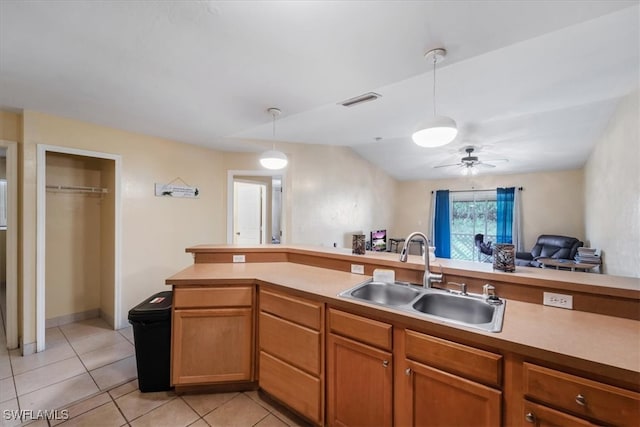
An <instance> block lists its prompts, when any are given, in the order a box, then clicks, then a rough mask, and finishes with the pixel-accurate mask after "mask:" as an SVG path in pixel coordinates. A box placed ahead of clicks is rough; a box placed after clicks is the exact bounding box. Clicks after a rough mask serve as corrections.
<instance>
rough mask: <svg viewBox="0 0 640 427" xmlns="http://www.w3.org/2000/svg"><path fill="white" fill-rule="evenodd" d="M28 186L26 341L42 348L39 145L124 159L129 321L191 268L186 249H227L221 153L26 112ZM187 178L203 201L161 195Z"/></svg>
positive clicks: (24, 236)
mask: <svg viewBox="0 0 640 427" xmlns="http://www.w3.org/2000/svg"><path fill="white" fill-rule="evenodd" d="M23 136H24V143H23V153H24V154H23V162H22V171H21V175H22V176H21V179H22V183H23V189H24V191H23V200H22V210H21V211H22V213H23V215H22V219H23V224H22V227H23V229H22V250H23V253H22V255H23V256H22V258H23V266H22V287H21V288H22V290H23V309H24V311H25V315H24V316H23V317H24V325H23V326H24V328H23V329H24V330H23V341H24V342H25V343H32V342H34V341H35V286H36V281H35V266H36V263H35V253H36V245H35V242H36V235H35V230H36V216H35V212H36V144H51V145H56V146H63V147H74V148H78V149H83V150H92V151H99V152H107V153H114V154H118V155H121V156H122V185H121V190H122V218H123V221H122V227H123V228H122V284H121V294H122V313H121V314H122V319H121V320H122V321H123V322H124V324H126V321H125V320H124V319H126V315H127V311H128V310H129V309H130V308H131V307H133V306H134V305H135V304H137V303H138V302H140V301H142V299H144V298H146V297H147V296H149V295H151V294H152V293H153V292H157V291H161V290H165V289H166V287H165V285H164V280H165V279H166V278H167V277H168V276H170V275H172V274H173V273H175V272H176V271H178V270H180V269H182V268H184V267H186V266H188V265H190V264H191V263H192V258H191V257H190V256H189V255H188V254H186V253H185V252H184V248H185V247H187V246H191V245H194V244H198V243H210V242H223V241H224V236H225V233H224V230H225V217H224V205H225V200H224V199H223V198H222V197H221V195H222V193H223V188H224V185H225V180H226V176H225V168H224V165H223V156H222V155H221V153H219V152H216V151H212V150H208V149H205V148H201V147H197V146H193V145H187V144H180V143H177V142H173V141H167V140H163V139H160V138H154V137H150V136H145V135H139V134H134V133H129V132H124V131H120V130H116V129H110V128H106V127H102V126H97V125H93V124H89V123H84V122H80V121H75V120H70V119H64V118H60V117H54V116H50V115H46V114H42V113H37V112H33V111H25V113H24V134H23ZM177 177H180V178H182V179H183V180H184V181H186V182H188V183H189V184H191V185H197V186H198V187H199V188H200V190H201V193H200V198H199V199H171V198H162V197H155V196H154V189H153V185H154V183H155V182H161V183H167V182H170V181H172V180H173V179H175V178H177Z"/></svg>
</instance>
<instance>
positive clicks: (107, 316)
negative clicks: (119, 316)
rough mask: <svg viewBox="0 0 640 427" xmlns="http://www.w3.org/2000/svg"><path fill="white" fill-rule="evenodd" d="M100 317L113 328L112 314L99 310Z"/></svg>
mask: <svg viewBox="0 0 640 427" xmlns="http://www.w3.org/2000/svg"><path fill="white" fill-rule="evenodd" d="M100 317H101V318H102V320H104V321H105V322H107V323H108V324H109V326H111V327H112V328H113V329H115V326H114V325H115V321H114V319H113V316H111V315H110V314H109V313H105V312H104V311H102V310H100Z"/></svg>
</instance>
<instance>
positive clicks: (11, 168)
mask: <svg viewBox="0 0 640 427" xmlns="http://www.w3.org/2000/svg"><path fill="white" fill-rule="evenodd" d="M0 147H3V148H6V149H7V153H6V162H7V260H6V265H7V293H6V296H5V297H6V299H7V301H6V306H7V313H6V315H7V318H6V319H5V328H6V337H7V348H11V349H13V348H18V143H17V142H15V141H7V140H4V139H0Z"/></svg>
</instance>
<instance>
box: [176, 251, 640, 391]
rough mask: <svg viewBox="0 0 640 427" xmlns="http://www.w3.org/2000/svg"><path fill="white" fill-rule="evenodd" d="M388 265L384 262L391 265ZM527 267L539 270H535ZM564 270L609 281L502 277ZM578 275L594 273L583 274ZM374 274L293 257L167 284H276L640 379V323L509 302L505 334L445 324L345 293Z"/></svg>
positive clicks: (183, 275) (194, 270) (204, 267)
mask: <svg viewBox="0 0 640 427" xmlns="http://www.w3.org/2000/svg"><path fill="white" fill-rule="evenodd" d="M198 248H200V247H197V248H189V249H188V251H191V249H198ZM208 248H210V249H208ZM214 248H215V249H214ZM202 249H203V250H205V251H206V250H214V251H215V250H216V249H217V251H218V252H219V251H230V252H234V253H236V252H237V253H246V252H248V251H253V250H256V248H241V247H229V246H221V247H213V246H206V247H202ZM270 249H271V251H273V250H274V248H270ZM278 249H282V250H287V251H292V250H293V251H296V250H301V251H308V250H309V249H306V248H299V247H293V246H288V247H286V248H285V247H282V248H278ZM327 253H328V254H334V255H338V256H348V257H352V255H350V254H348V255H343V254H341V253H339V252H334V251H331V250H330V251H328V252H327ZM330 256H331V255H330ZM390 256H393V258H395V257H396V256H397V254H389V253H382V254H372V255H369V256H367V258H369V259H375V260H381V261H385V260H386V261H388V262H394V261H393V260H391V259H390ZM349 259H351V258H349ZM358 259H360V257H358ZM410 263H411V264H415V265H416V266H417V267H423V265H422V264H421V259H420V257H414V259H412V260H411V261H410ZM471 264H473V266H470V267H469V268H473V271H477V272H480V273H487V274H489V273H490V274H491V275H492V277H494V276H493V275H495V274H499V273H497V272H493V271H492V270H491V271H488V270H487V268H489V269H490V267H491V266H490V265H487V267H485V266H484V265H482V264H480V263H471ZM441 265H442V268H443V269H445V270H446V269H447V268H451V269H458V268H461V264H460V261H450V260H442V261H441ZM382 266H384V263H383V264H382ZM464 267H466V265H464ZM528 270H534V271H532V272H529V271H528ZM464 271H465V272H468V270H467V269H464ZM562 273H566V274H569V275H570V276H569V278H570V279H571V281H572V283H575V282H576V281H578V282H580V281H582V282H584V283H583V284H585V285H590V286H603V285H602V283H599V282H598V280H596V279H598V278H602V277H603V276H602V275H599V274H591V273H575V272H563V271H555V270H543V269H527V270H525V271H524V272H522V271H518V272H517V273H515V274H513V273H502V274H506V275H509V277H511V278H513V277H516V275H520V276H525V277H526V276H527V275H534V274H535V276H536V278H548V280H550V281H557V280H562V277H563V276H564V275H563V274H562ZM559 275H560V276H559ZM576 275H580V276H588V277H576ZM558 277H560V279H559V278H558ZM592 277H593V279H592ZM370 278H371V277H370V276H363V275H357V274H351V273H348V272H343V271H337V270H331V269H325V268H319V267H312V266H308V265H303V264H297V263H293V262H255V263H237V264H233V263H202V264H193V265H191V266H189V267H187V268H186V269H184V270H182V271H181V272H179V273H177V274H175V275H173V276H172V277H170V278H168V279H167V280H166V283H167V284H169V285H176V286H181V285H216V284H218V285H223V284H228V285H232V284H239V283H258V284H270V285H272V286H276V287H282V288H285V289H288V290H291V291H294V292H298V293H302V294H304V295H307V296H309V297H313V298H317V299H320V300H322V301H325V302H327V303H329V304H332V305H335V306H337V307H341V308H352V309H353V310H355V311H359V312H363V313H369V314H376V315H377V317H381V318H388V319H389V320H390V321H396V322H399V323H402V324H406V325H409V326H413V327H423V328H424V329H426V330H432V331H436V332H439V333H440V334H445V335H450V336H454V337H460V338H462V339H463V340H466V341H469V342H473V343H478V344H483V345H486V346H494V347H496V348H501V349H503V350H506V351H513V352H516V353H522V354H526V355H529V356H531V357H536V358H541V359H545V358H548V357H549V355H552V356H553V357H554V358H555V357H557V358H559V360H561V361H562V362H564V363H566V364H567V365H569V366H577V367H578V368H579V369H588V370H592V369H599V367H598V366H595V365H593V363H595V364H598V365H604V366H603V367H602V368H603V372H604V371H606V375H608V376H612V377H615V378H619V379H624V378H626V379H627V381H629V380H631V381H633V382H637V381H638V379H639V378H640V375H639V374H640V322H638V321H635V320H629V319H623V318H617V317H612V316H605V315H600V314H594V313H587V312H582V311H577V310H565V309H561V308H554V307H547V306H543V305H540V304H531V303H525V302H520V301H515V300H508V301H507V304H506V309H505V316H504V322H503V328H502V332H499V333H490V332H483V331H479V330H474V329H468V328H465V327H462V326H456V325H452V324H448V323H445V322H438V321H436V320H433V319H431V318H426V317H422V316H420V315H419V314H415V315H413V314H409V313H406V312H400V311H397V310H394V309H392V308H385V307H381V306H377V305H373V304H367V303H365V302H358V301H354V300H346V299H344V298H341V297H338V294H339V293H340V292H341V291H344V290H346V289H348V288H351V287H353V286H356V285H357V284H359V283H362V282H364V281H366V280H369V279H370ZM622 279H624V278H622ZM503 280H504V279H503ZM564 280H569V279H564ZM613 282H615V283H616V284H621V285H623V286H629V287H630V288H631V289H627V291H634V290H635V288H634V286H635V285H634V281H633V279H631V280H630V281H626V280H620V281H618V280H617V279H614V280H613ZM592 283H593V284H592ZM583 362H586V363H583ZM609 368H613V369H609Z"/></svg>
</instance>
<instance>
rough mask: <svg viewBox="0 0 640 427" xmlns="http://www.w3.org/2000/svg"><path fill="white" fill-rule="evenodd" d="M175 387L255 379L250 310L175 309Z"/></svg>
mask: <svg viewBox="0 0 640 427" xmlns="http://www.w3.org/2000/svg"><path fill="white" fill-rule="evenodd" d="M173 321H174V324H173V361H172V370H173V371H172V374H171V377H172V380H173V384H177V385H178V384H203V383H216V382H225V381H250V380H251V379H252V365H253V363H252V360H253V357H252V354H253V345H252V344H253V329H252V323H253V322H252V315H251V308H227V309H209V310H175V312H174V317H173Z"/></svg>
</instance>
